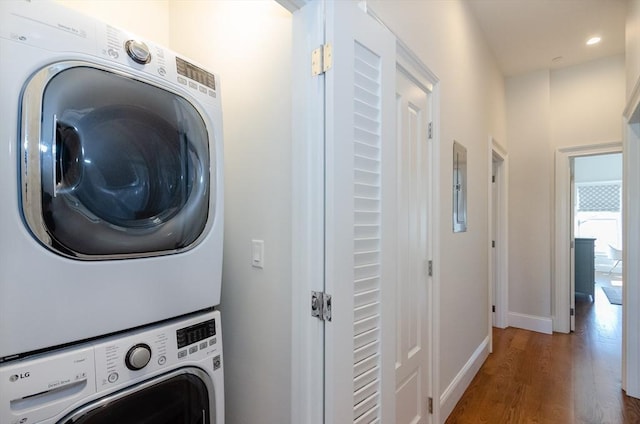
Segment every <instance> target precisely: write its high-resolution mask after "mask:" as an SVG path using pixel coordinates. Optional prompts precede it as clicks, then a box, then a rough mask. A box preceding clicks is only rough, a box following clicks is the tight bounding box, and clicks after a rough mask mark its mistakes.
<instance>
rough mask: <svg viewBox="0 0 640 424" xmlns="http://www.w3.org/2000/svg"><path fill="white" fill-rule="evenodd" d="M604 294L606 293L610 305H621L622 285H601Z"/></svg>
mask: <svg viewBox="0 0 640 424" xmlns="http://www.w3.org/2000/svg"><path fill="white" fill-rule="evenodd" d="M602 290H603V291H604V294H606V295H607V299H609V303H611V304H612V305H622V287H609V286H606V287H605V286H602Z"/></svg>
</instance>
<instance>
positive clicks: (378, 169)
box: [324, 1, 396, 424]
mask: <svg viewBox="0 0 640 424" xmlns="http://www.w3.org/2000/svg"><path fill="white" fill-rule="evenodd" d="M325 10H326V16H325V24H326V42H327V43H329V44H330V45H331V48H332V54H331V56H332V61H333V63H332V66H331V68H330V69H329V70H328V71H327V72H326V74H325V89H326V97H325V98H326V111H325V122H326V128H325V133H326V136H325V137H326V138H325V149H326V150H325V178H326V182H325V185H326V187H325V196H326V199H325V211H326V218H325V219H326V221H325V291H326V293H327V294H330V295H332V321H331V322H327V324H326V327H325V402H324V405H325V423H327V424H331V423H334V424H345V423H381V422H384V423H391V422H393V421H394V418H393V417H394V398H393V393H394V392H393V389H394V383H393V382H394V374H393V370H394V368H393V363H394V351H393V347H394V343H393V340H394V322H395V311H394V309H395V294H394V289H395V284H394V279H395V230H396V228H395V225H396V224H395V222H396V221H395V200H396V195H395V172H396V170H395V143H394V142H395V139H394V127H395V125H394V104H395V102H394V92H395V90H394V87H395V38H394V36H393V35H392V34H391V33H390V32H389V31H388V30H386V29H385V28H384V27H382V26H381V25H380V24H379V23H378V22H376V21H375V20H374V19H373V18H371V17H370V16H368V15H367V14H366V13H365V12H363V11H362V10H360V9H359V8H358V7H357V5H356V3H355V2H351V1H336V2H327V3H326V9H325Z"/></svg>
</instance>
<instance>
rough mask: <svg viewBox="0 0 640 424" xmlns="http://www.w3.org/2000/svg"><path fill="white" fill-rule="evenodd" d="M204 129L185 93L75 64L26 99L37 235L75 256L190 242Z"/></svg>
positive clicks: (206, 164) (203, 160)
mask: <svg viewBox="0 0 640 424" xmlns="http://www.w3.org/2000/svg"><path fill="white" fill-rule="evenodd" d="M208 134H209V132H208V131H207V127H206V124H205V121H204V120H203V118H202V116H201V114H200V112H199V111H198V110H197V109H196V107H194V106H193V105H192V104H191V103H190V102H189V101H187V100H186V99H185V98H183V97H181V96H179V95H177V94H175V93H172V92H170V91H167V90H164V89H161V88H159V87H157V86H154V85H151V84H149V83H146V82H143V81H139V80H136V79H134V78H132V77H131V76H129V75H124V74H121V73H116V72H113V71H109V70H106V69H101V68H97V67H95V66H88V65H84V66H83V65H82V64H79V63H75V62H74V63H64V64H56V65H52V66H50V67H47V68H45V69H43V70H41V71H40V72H39V73H37V74H35V75H34V77H33V78H32V79H31V80H30V81H29V83H28V84H27V86H26V88H25V94H24V96H23V161H22V165H23V175H22V181H23V184H22V186H23V187H22V188H23V212H24V216H25V221H26V222H27V224H28V226H29V228H30V229H31V231H32V233H33V234H34V235H35V236H36V238H37V239H38V240H39V241H40V242H41V243H43V244H44V245H46V246H47V247H49V248H50V249H52V250H54V251H55V252H56V253H59V254H63V255H65V256H70V257H74V258H79V259H109V258H127V257H139V256H154V255H160V254H166V253H174V252H177V251H182V250H185V249H188V248H190V247H192V246H194V245H195V244H197V241H198V240H199V238H201V237H202V235H203V233H204V232H205V229H206V227H207V222H208V217H209V212H210V207H212V206H213V205H210V204H209V201H210V190H211V189H212V187H215V186H213V185H212V184H211V182H210V178H211V175H215V173H212V172H211V170H210V166H211V163H210V152H209V136H208Z"/></svg>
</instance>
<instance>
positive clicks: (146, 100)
mask: <svg viewBox="0 0 640 424" xmlns="http://www.w3.org/2000/svg"><path fill="white" fill-rule="evenodd" d="M0 63H2V66H1V67H0V93H1V95H0V116H1V117H2V119H0V181H2V184H1V185H0V200H1V201H0V363H2V362H6V361H8V360H12V359H16V358H18V357H20V356H24V355H26V354H30V353H33V352H36V351H40V350H43V349H51V348H53V347H56V346H61V345H66V344H69V343H77V342H79V341H83V340H88V339H92V338H95V337H100V336H104V335H107V334H112V333H115V332H119V331H124V330H127V329H131V328H136V327H139V326H143V325H148V324H151V323H155V322H159V321H161V320H164V319H168V318H172V317H177V316H181V315H184V314H188V313H192V312H194V311H200V310H205V309H210V308H211V307H213V306H215V305H217V304H219V301H220V281H221V268H222V229H223V196H222V113H221V104H220V82H219V78H218V76H217V75H215V74H213V73H211V72H209V71H207V70H205V69H204V68H203V67H202V66H198V65H197V64H195V63H193V61H190V60H188V59H186V58H184V57H181V56H180V55H178V54H176V53H174V52H172V51H171V50H169V49H166V48H164V47H162V46H159V45H156V44H154V43H152V42H150V41H148V40H142V39H140V38H138V37H136V36H134V35H133V34H130V33H127V32H126V31H123V30H120V29H117V28H114V27H113V26H111V25H108V24H106V23H102V22H99V21H97V20H94V19H91V18H88V17H86V16H83V15H81V14H78V13H77V12H74V11H71V10H68V9H66V8H64V7H62V6H60V5H57V4H55V3H52V2H44V1H38V2H31V1H21V0H20V1H16V0H13V1H2V2H0Z"/></svg>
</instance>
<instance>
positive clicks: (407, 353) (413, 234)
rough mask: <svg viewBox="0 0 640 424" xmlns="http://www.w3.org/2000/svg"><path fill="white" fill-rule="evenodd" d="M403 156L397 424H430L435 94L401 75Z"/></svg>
mask: <svg viewBox="0 0 640 424" xmlns="http://www.w3.org/2000/svg"><path fill="white" fill-rule="evenodd" d="M396 107H397V111H396V117H397V123H396V125H397V127H396V128H397V129H396V132H397V136H396V137H397V149H398V150H397V152H398V162H397V163H398V180H397V184H398V202H397V231H398V235H397V237H398V239H397V240H398V241H397V263H398V267H397V289H396V296H397V297H396V304H397V306H396V419H395V421H394V422H395V423H396V424H409V423H414V424H418V423H426V422H427V419H428V406H427V405H428V398H429V386H428V384H429V380H428V373H429V360H430V358H429V347H428V342H429V334H428V325H429V322H428V313H427V312H428V304H429V303H428V299H427V296H428V290H427V284H428V283H429V281H428V280H429V276H428V259H429V258H428V253H429V252H428V239H429V237H430V234H429V233H428V228H429V227H428V219H429V217H428V201H429V181H428V175H429V173H428V164H429V162H428V161H429V158H428V152H429V149H428V142H429V141H428V131H427V126H428V124H429V122H430V120H431V118H430V116H431V111H430V92H429V91H428V90H426V89H425V88H423V87H422V86H421V84H418V83H416V82H415V80H414V79H413V78H411V76H410V75H407V74H406V73H405V72H403V71H402V70H398V72H397V74H396Z"/></svg>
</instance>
